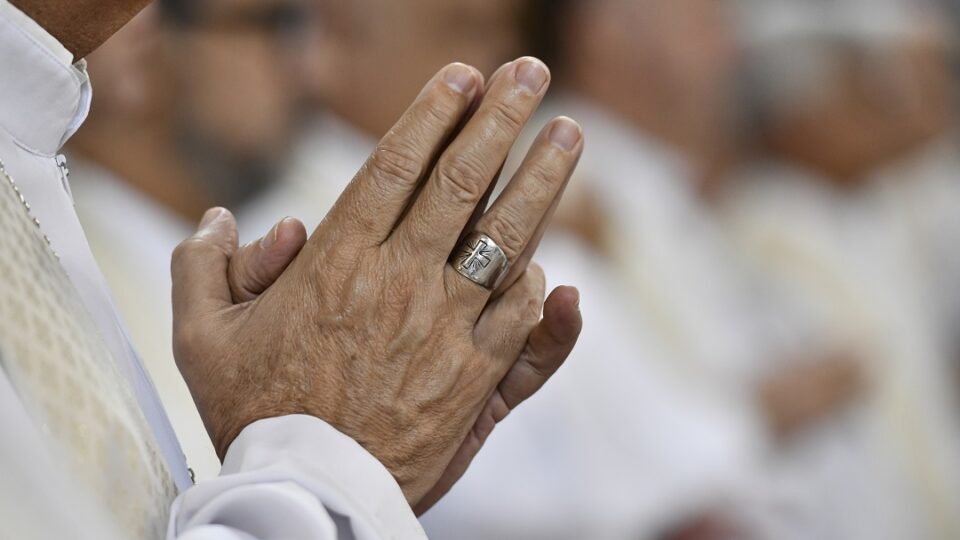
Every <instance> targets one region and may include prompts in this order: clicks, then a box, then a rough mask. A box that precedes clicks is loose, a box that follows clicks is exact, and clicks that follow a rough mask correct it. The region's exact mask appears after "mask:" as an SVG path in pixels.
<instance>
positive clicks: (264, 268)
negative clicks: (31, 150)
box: [172, 59, 583, 512]
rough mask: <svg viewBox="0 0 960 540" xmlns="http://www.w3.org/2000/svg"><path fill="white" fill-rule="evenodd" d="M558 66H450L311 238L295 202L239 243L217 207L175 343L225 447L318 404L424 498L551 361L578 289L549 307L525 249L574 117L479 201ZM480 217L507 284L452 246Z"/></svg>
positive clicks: (562, 159) (572, 153)
mask: <svg viewBox="0 0 960 540" xmlns="http://www.w3.org/2000/svg"><path fill="white" fill-rule="evenodd" d="M548 82H549V73H548V72H547V71H546V68H545V66H543V65H542V64H541V63H540V62H539V61H536V60H533V59H520V60H517V61H515V62H512V63H509V64H506V65H505V66H503V67H502V68H501V69H500V70H499V71H498V73H497V74H496V75H495V76H494V77H493V78H492V79H491V82H490V84H489V87H488V88H487V89H486V91H485V92H483V91H482V86H483V82H482V76H481V75H480V74H479V72H477V71H476V70H475V69H472V68H468V67H467V66H463V65H459V64H454V65H451V66H448V67H446V68H444V70H442V71H441V72H440V73H439V74H438V75H437V77H435V78H434V79H433V80H432V81H431V82H430V83H428V85H427V87H426V88H425V89H424V90H423V92H422V93H421V94H420V96H419V97H418V98H417V100H416V101H415V102H414V104H413V105H412V106H411V108H410V109H409V110H408V111H407V113H406V114H405V115H404V117H403V118H402V119H401V120H400V122H399V123H398V124H397V125H396V126H395V127H394V128H393V130H391V131H390V133H388V134H387V135H386V136H385V138H384V139H383V140H382V141H381V142H380V145H379V146H378V148H377V149H376V150H375V151H374V153H373V154H372V156H371V157H370V159H369V160H368V162H367V163H366V164H365V165H364V167H363V168H362V169H361V171H360V172H359V173H358V174H357V176H356V177H355V178H354V180H353V182H352V183H351V184H350V186H349V187H348V188H347V190H346V191H345V192H344V194H343V195H342V196H341V198H340V200H339V201H338V202H337V204H336V205H335V206H334V208H333V210H331V212H330V213H329V214H328V215H327V217H326V219H325V220H324V221H323V223H321V225H320V226H319V227H318V228H317V230H316V231H315V232H314V233H313V235H312V236H311V237H310V238H309V239H306V238H305V237H306V233H305V231H303V228H302V225H300V224H299V222H296V221H295V220H285V221H282V222H281V223H279V224H278V225H277V226H276V227H275V228H274V229H273V230H272V231H270V233H268V234H267V236H266V237H265V238H264V239H263V240H261V241H259V242H255V243H254V244H252V245H250V246H245V247H244V248H238V246H237V240H236V224H235V222H234V221H233V218H232V216H231V215H230V214H229V212H226V211H225V210H222V209H212V210H211V211H209V212H208V213H207V215H206V216H205V217H204V220H203V222H202V223H201V225H200V228H199V230H198V232H197V233H196V234H195V235H194V236H193V237H191V238H190V239H188V240H186V241H185V242H183V243H182V244H181V245H180V246H179V247H178V248H177V250H176V252H175V254H174V261H173V266H172V271H173V281H174V351H175V356H176V359H177V364H178V366H179V368H180V370H181V372H182V373H183V375H184V379H185V380H186V382H187V384H188V386H189V387H190V391H191V393H192V395H193V397H194V400H195V401H196V404H197V406H198V409H199V411H200V414H201V417H202V418H203V420H204V423H205V425H206V427H207V431H208V433H209V434H210V437H211V439H212V440H213V443H214V446H215V448H216V449H217V451H218V453H219V455H220V456H221V457H223V456H224V455H225V453H226V452H227V449H228V448H229V446H230V443H231V442H232V441H233V440H234V438H235V437H236V436H237V435H238V434H239V432H240V431H241V430H243V428H244V427H246V426H247V425H249V424H251V423H252V422H255V421H257V420H260V419H263V418H269V417H275V416H279V415H285V414H309V415H313V416H316V417H318V418H321V419H323V420H324V421H326V422H328V423H329V424H331V425H332V426H334V427H335V428H337V429H338V430H340V431H341V432H343V433H344V434H346V435H348V436H350V437H352V438H353V439H355V440H356V441H357V442H358V443H360V444H361V445H362V446H363V447H364V448H365V449H366V450H367V451H369V452H370V453H371V454H372V455H373V456H375V457H376V458H377V459H378V460H379V461H380V462H381V463H383V465H384V466H385V467H386V468H387V469H388V470H389V471H390V472H391V473H392V474H393V476H394V477H395V478H396V480H397V482H398V483H399V485H400V487H401V489H402V490H403V492H404V494H405V495H406V497H407V500H408V501H409V502H410V503H411V505H413V506H414V507H415V509H416V510H417V511H420V512H422V511H424V510H425V509H426V508H428V507H429V506H430V505H432V504H433V503H434V502H435V501H436V500H438V499H439V498H440V496H442V495H443V494H444V493H446V491H447V490H448V489H449V488H450V486H452V485H453V483H454V482H455V481H456V479H458V478H459V477H460V475H462V474H463V472H464V470H465V469H466V467H467V465H468V464H469V462H470V460H471V459H472V457H473V456H474V455H475V454H476V452H477V451H478V450H479V448H480V446H481V445H482V444H483V440H484V439H485V438H486V436H488V435H489V433H490V431H492V429H493V426H494V425H495V424H496V422H497V421H499V420H502V419H503V417H505V416H506V414H507V413H508V412H509V411H510V410H511V409H512V408H513V407H515V406H516V405H517V404H519V402H520V401H522V400H523V399H525V398H526V397H528V396H529V395H531V394H532V393H534V392H535V391H536V390H537V389H538V388H539V387H540V386H541V385H542V384H543V383H544V382H545V381H546V379H547V378H549V376H550V375H552V373H553V372H554V371H556V369H557V368H558V367H559V366H560V364H561V363H562V362H563V360H564V359H565V358H566V356H567V355H568V354H569V352H570V350H571V349H572V346H573V343H574V342H575V340H576V336H577V335H578V333H579V330H580V317H579V312H578V310H577V302H578V299H577V293H576V291H575V290H573V289H569V288H560V289H558V290H557V291H554V293H553V294H552V295H551V297H550V299H549V300H548V301H547V303H546V306H544V303H543V295H544V278H543V273H542V271H541V270H540V269H539V268H538V267H537V266H536V265H529V266H528V264H527V261H529V260H530V257H531V255H532V253H533V251H534V250H535V248H536V245H537V243H538V242H539V239H540V237H541V235H542V233H543V229H544V227H545V226H546V223H547V222H548V220H549V217H550V215H551V214H552V212H553V210H554V209H555V207H556V205H557V203H558V201H559V198H560V196H561V194H562V192H563V189H564V187H565V185H566V183H567V181H568V179H569V177H570V174H571V173H572V170H573V168H574V166H575V165H576V161H577V159H578V157H579V154H580V152H581V150H582V144H583V142H582V136H581V134H580V130H579V127H578V126H577V125H576V124H575V123H574V122H572V121H571V120H569V119H565V118H559V119H555V120H554V121H553V122H551V123H550V124H548V125H547V127H546V128H544V131H543V133H542V134H541V135H540V137H539V138H538V139H537V141H536V142H535V143H534V145H533V146H532V148H531V149H530V151H529V153H528V155H527V157H526V160H525V162H524V164H523V165H522V166H521V168H520V170H519V171H518V172H517V174H516V175H515V176H514V177H513V179H512V180H511V182H510V184H509V185H508V186H507V187H506V188H505V190H504V192H503V193H502V195H501V196H500V197H499V198H498V199H497V201H495V202H494V203H493V205H492V206H491V207H490V209H489V210H487V211H486V212H485V213H483V212H482V211H483V210H484V208H485V203H486V198H487V196H488V195H489V192H490V190H491V186H492V183H493V181H494V179H495V178H496V176H497V175H498V173H499V170H500V167H501V165H502V163H503V161H504V160H505V158H506V155H507V152H509V150H510V148H511V147H512V145H513V143H514V142H515V140H516V138H517V137H518V135H519V132H520V130H521V129H522V127H523V125H524V124H525V123H526V121H527V120H528V119H529V117H530V116H531V115H532V113H533V111H534V109H535V108H536V106H537V105H538V104H539V102H540V100H541V99H542V96H543V93H544V92H545V91H546V87H547V85H548ZM481 94H483V95H481ZM474 110H475V112H473V113H472V116H469V115H470V113H471V111H474ZM468 116H469V119H468V120H467V119H466V118H467V117H468ZM473 229H476V230H480V231H482V232H484V233H486V234H488V235H489V236H491V237H492V238H493V239H494V240H495V241H497V242H498V244H499V245H500V246H502V247H503V249H504V251H505V253H506V255H507V256H508V258H509V259H510V260H511V261H513V262H514V266H513V270H512V271H511V274H510V275H509V276H508V278H507V279H506V280H505V282H504V284H503V286H502V287H501V289H500V290H498V291H496V292H492V291H489V290H487V289H485V288H483V287H480V286H478V285H476V284H474V283H472V282H470V281H469V280H467V279H465V278H464V277H463V276H461V275H459V274H458V273H456V271H455V270H453V268H452V267H450V266H449V265H448V264H447V263H446V261H447V259H448V258H449V256H450V253H451V252H452V251H453V249H454V248H455V246H456V244H457V243H458V241H459V238H460V237H461V234H462V232H463V231H464V230H473ZM238 268H239V269H240V270H238ZM228 276H229V279H228ZM541 308H543V313H544V318H543V320H540V313H541Z"/></svg>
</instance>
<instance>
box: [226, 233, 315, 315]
mask: <svg viewBox="0 0 960 540" xmlns="http://www.w3.org/2000/svg"><path fill="white" fill-rule="evenodd" d="M306 242H307V230H306V228H305V227H304V226H303V223H301V222H300V220H298V219H294V218H289V217H288V218H284V219H283V220H281V221H280V222H279V223H277V224H276V225H274V226H273V228H271V229H270V232H268V233H267V234H266V235H265V236H264V237H263V238H260V239H259V240H254V241H253V242H250V243H249V244H247V245H245V246H243V247H241V248H240V249H239V250H238V251H237V252H236V253H235V254H234V255H233V257H231V258H230V267H229V270H228V274H227V276H228V281H229V284H230V293H231V295H232V296H233V301H234V303H242V302H249V301H250V300H253V299H254V298H256V297H258V296H260V294H262V293H263V292H264V291H265V290H267V288H268V287H270V285H273V282H275V281H276V280H277V279H278V278H279V277H280V275H281V274H283V271H284V270H286V268H287V266H289V264H290V263H291V262H292V261H293V259H295V258H296V257H297V254H298V253H300V250H301V249H303V246H304V244H305V243H306Z"/></svg>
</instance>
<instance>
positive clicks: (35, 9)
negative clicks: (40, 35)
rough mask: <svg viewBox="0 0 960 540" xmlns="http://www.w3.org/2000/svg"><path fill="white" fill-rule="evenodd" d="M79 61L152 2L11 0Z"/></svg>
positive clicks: (140, 0)
mask: <svg viewBox="0 0 960 540" xmlns="http://www.w3.org/2000/svg"><path fill="white" fill-rule="evenodd" d="M10 2H11V3H12V4H13V5H15V6H17V8H19V9H20V10H21V11H23V12H24V13H26V14H27V15H29V16H30V17H31V18H32V19H33V20H34V21H36V22H37V23H38V24H40V26H42V27H44V28H45V29H46V30H47V32H50V34H52V35H53V37H55V38H57V39H58V40H59V41H60V43H62V44H63V46H64V47H66V48H67V50H68V51H70V52H71V53H73V55H74V57H75V58H77V59H80V58H83V57H85V56H86V55H88V54H89V53H90V52H92V51H93V50H94V49H96V48H97V47H99V46H100V45H101V44H102V43H103V42H104V41H106V40H107V39H108V38H109V37H110V36H112V35H113V34H114V32H116V31H117V30H119V29H120V27H122V26H123V25H125V24H127V22H128V21H129V20H130V19H132V18H133V17H134V15H136V14H137V13H139V12H140V10H141V9H143V8H144V6H146V5H147V4H149V3H150V0H10Z"/></svg>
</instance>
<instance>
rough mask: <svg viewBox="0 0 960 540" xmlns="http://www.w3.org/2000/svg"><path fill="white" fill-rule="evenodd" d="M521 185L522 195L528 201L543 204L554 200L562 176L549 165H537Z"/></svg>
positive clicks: (534, 165) (533, 165) (528, 171)
mask: <svg viewBox="0 0 960 540" xmlns="http://www.w3.org/2000/svg"><path fill="white" fill-rule="evenodd" d="M524 176H525V179H524V181H523V182H522V183H521V194H522V195H523V197H524V199H526V200H527V201H530V202H533V203H538V204H543V203H546V202H549V201H551V200H552V199H553V197H554V195H555V194H556V191H557V187H558V185H559V184H560V180H561V176H560V175H559V174H557V172H556V171H554V170H553V169H551V168H550V167H549V166H548V165H546V164H543V163H535V164H532V165H531V166H530V168H529V169H528V170H527V172H526V174H525V175H524Z"/></svg>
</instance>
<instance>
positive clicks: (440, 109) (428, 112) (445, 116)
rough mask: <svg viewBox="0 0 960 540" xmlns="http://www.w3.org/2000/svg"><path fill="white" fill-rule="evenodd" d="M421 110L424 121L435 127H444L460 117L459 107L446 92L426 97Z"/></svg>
mask: <svg viewBox="0 0 960 540" xmlns="http://www.w3.org/2000/svg"><path fill="white" fill-rule="evenodd" d="M421 110H422V111H423V118H424V122H425V123H426V124H428V125H430V126H434V127H441V128H442V127H444V126H447V125H449V124H452V123H453V122H456V121H457V120H458V119H459V117H460V110H459V107H458V106H457V105H456V104H455V103H453V102H451V99H449V98H448V97H446V95H445V94H444V93H439V95H434V96H431V98H428V99H426V100H425V101H424V103H423V108H422V109H421Z"/></svg>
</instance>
